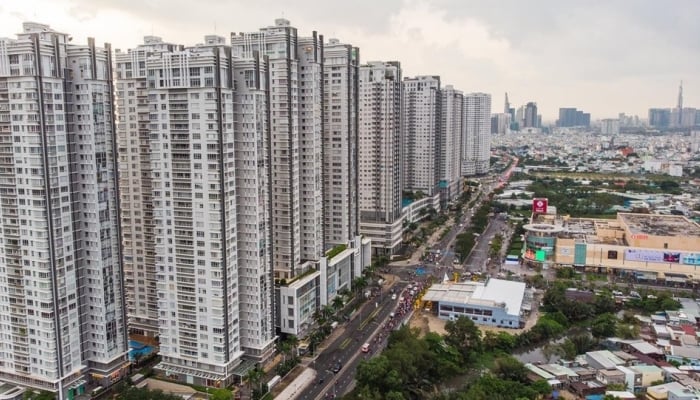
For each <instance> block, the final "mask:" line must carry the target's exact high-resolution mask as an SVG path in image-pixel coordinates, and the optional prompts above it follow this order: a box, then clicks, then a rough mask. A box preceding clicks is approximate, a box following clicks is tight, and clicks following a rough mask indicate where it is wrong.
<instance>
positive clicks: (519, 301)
mask: <svg viewBox="0 0 700 400" xmlns="http://www.w3.org/2000/svg"><path fill="white" fill-rule="evenodd" d="M524 299H525V283H524V282H515V281H507V280H502V279H489V280H487V281H486V282H461V283H444V284H438V285H433V286H431V287H430V288H429V289H428V291H427V292H426V293H425V295H423V300H424V301H430V302H432V303H434V305H433V309H434V310H437V314H438V317H440V318H441V319H450V320H453V319H456V318H459V317H467V318H470V319H471V320H472V321H474V323H475V324H479V325H490V326H497V327H504V328H520V326H521V315H522V314H523V311H524V307H523V305H524Z"/></svg>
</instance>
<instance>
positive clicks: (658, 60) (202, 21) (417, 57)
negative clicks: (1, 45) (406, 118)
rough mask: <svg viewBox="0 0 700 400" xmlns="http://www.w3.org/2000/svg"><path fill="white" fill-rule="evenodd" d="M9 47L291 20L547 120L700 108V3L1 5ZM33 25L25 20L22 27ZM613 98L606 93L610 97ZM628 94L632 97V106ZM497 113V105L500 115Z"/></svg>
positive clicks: (33, 0)
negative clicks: (566, 111)
mask: <svg viewBox="0 0 700 400" xmlns="http://www.w3.org/2000/svg"><path fill="white" fill-rule="evenodd" d="M2 7H3V10H2V12H0V26H3V27H6V28H5V29H9V31H7V30H6V31H3V32H2V34H1V35H2V36H8V35H11V34H12V33H14V32H17V31H19V29H20V27H21V22H22V21H23V20H27V19H30V20H36V21H39V22H46V23H49V24H50V25H52V26H53V27H54V28H55V29H57V30H59V31H64V32H70V33H71V34H72V35H73V36H75V37H76V40H75V41H74V42H77V43H80V42H82V41H84V38H85V37H86V36H93V37H95V38H96V39H97V40H98V42H102V41H108V42H111V43H113V44H114V46H115V47H119V48H122V49H125V48H130V47H135V46H136V45H138V44H139V43H141V41H142V37H143V36H144V35H150V34H155V35H158V36H162V37H163V38H164V39H165V40H168V41H171V42H176V43H182V44H185V45H193V44H195V43H198V42H201V38H202V37H203V36H204V35H205V34H209V33H217V34H219V35H222V36H228V34H229V33H230V32H232V31H233V32H248V31H257V30H258V29H259V28H260V27H263V26H268V25H271V24H273V23H274V19H275V18H280V17H284V18H287V19H289V20H290V21H291V22H292V25H294V26H296V27H297V28H298V29H299V34H300V35H310V34H311V31H313V30H316V31H318V32H319V33H320V34H323V35H324V36H325V37H326V38H330V37H336V38H338V39H340V40H341V41H344V42H348V43H352V44H354V45H356V46H359V47H360V54H361V57H362V60H363V61H368V60H370V59H373V60H398V61H401V64H402V66H403V68H404V72H405V75H406V76H413V75H418V74H424V75H428V74H429V75H441V76H442V82H443V84H447V83H449V84H453V85H454V86H455V87H456V88H458V89H460V90H463V91H467V92H468V91H484V92H487V93H492V94H493V97H494V99H493V104H501V102H502V100H501V99H502V95H503V92H505V91H508V92H509V94H510V98H511V99H512V101H513V103H514V105H516V106H517V105H519V104H521V103H525V102H527V101H537V102H538V105H539V108H540V110H542V113H543V115H544V117H545V119H546V118H548V117H549V118H550V119H553V118H554V117H556V115H557V112H558V108H559V107H563V106H575V107H579V108H583V109H584V110H586V111H590V112H592V113H593V117H594V118H602V117H608V116H614V115H616V114H617V113H618V112H622V111H625V112H628V113H629V112H634V113H637V114H639V115H641V116H643V115H646V110H647V109H648V108H649V107H656V106H661V107H664V106H666V107H670V106H672V105H673V104H674V103H675V97H676V90H677V86H678V81H679V80H680V79H683V80H684V81H685V99H686V104H689V105H691V106H692V105H695V106H697V107H700V79H698V73H697V71H700V41H699V40H697V38H698V37H700V24H697V23H696V21H695V20H696V19H697V15H700V1H696V0H676V1H674V2H673V3H672V4H666V3H664V2H659V1H657V0H636V1H635V2H634V3H630V2H627V1H610V0H589V1H586V2H568V1H560V0H531V1H528V2H523V1H520V0H491V1H488V2H484V1H477V0H379V1H377V0H354V1H352V2H349V1H346V2H338V1H320V0H295V1H294V2H289V1H283V0H257V1H256V2H255V4H254V6H253V5H251V3H250V2H249V1H242V0H198V1H197V2H192V1H191V0H23V1H22V2H12V3H11V4H6V3H4V2H3V5H2ZM27 16H30V17H29V18H27ZM607 91H610V92H611V93H607ZM632 94H633V95H632ZM498 108H499V107H496V106H494V109H498Z"/></svg>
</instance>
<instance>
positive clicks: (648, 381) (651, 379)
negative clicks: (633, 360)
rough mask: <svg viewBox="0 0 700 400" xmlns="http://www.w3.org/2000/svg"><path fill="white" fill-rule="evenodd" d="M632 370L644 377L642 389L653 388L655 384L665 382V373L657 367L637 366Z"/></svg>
mask: <svg viewBox="0 0 700 400" xmlns="http://www.w3.org/2000/svg"><path fill="white" fill-rule="evenodd" d="M630 369H631V370H633V371H636V372H639V373H640V374H641V375H642V385H641V386H642V387H647V386H651V385H652V384H653V383H655V382H663V381H664V371H663V370H662V369H661V368H659V367H657V366H655V365H635V366H634V367H630Z"/></svg>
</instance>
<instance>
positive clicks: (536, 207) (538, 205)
mask: <svg viewBox="0 0 700 400" xmlns="http://www.w3.org/2000/svg"><path fill="white" fill-rule="evenodd" d="M532 212H533V213H538V214H546V213H547V199H545V198H539V199H532Z"/></svg>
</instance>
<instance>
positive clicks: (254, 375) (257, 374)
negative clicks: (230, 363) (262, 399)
mask: <svg viewBox="0 0 700 400" xmlns="http://www.w3.org/2000/svg"><path fill="white" fill-rule="evenodd" d="M264 376H265V371H263V370H262V369H261V368H260V367H259V366H257V365H256V366H255V368H251V369H249V370H248V372H246V374H245V376H244V377H243V380H244V381H245V382H246V383H247V385H248V389H252V387H253V386H257V387H258V390H261V388H262V385H261V384H260V383H261V382H262V379H263V377H264Z"/></svg>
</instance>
